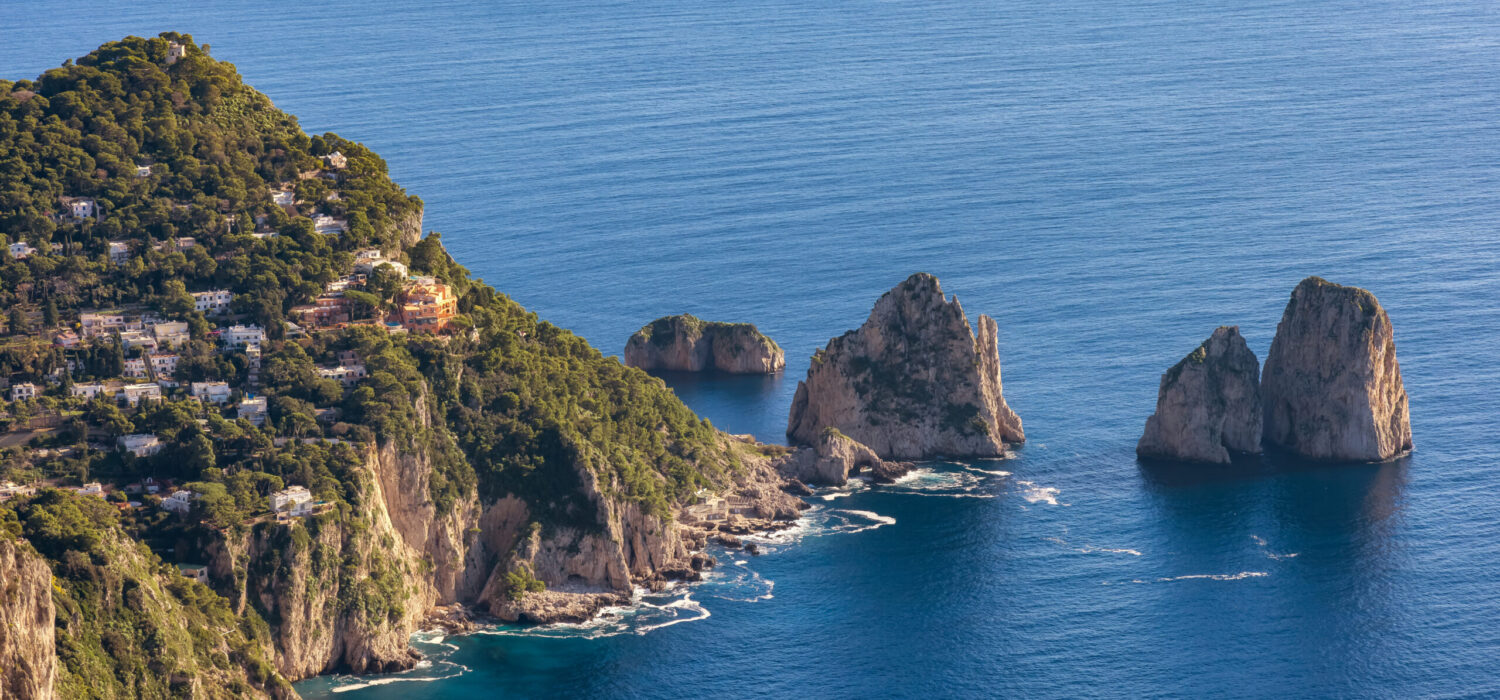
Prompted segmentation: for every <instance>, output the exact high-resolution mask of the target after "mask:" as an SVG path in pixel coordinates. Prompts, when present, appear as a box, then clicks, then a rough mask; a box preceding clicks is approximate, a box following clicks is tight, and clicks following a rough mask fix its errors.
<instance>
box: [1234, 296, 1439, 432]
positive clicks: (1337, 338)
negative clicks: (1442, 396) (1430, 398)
mask: <svg viewBox="0 0 1500 700" xmlns="http://www.w3.org/2000/svg"><path fill="white" fill-rule="evenodd" d="M1261 379H1262V384H1261V395H1262V397H1263V399H1264V405H1265V432H1266V441H1267V442H1269V443H1271V444H1274V445H1278V446H1280V447H1283V448H1285V449H1287V450H1289V451H1291V452H1293V453H1295V454H1298V455H1301V456H1303V457H1307V458H1310V459H1321V460H1331V461H1346V462H1355V461H1358V462H1366V461H1378V460H1384V459H1389V458H1391V457H1394V456H1396V455H1399V454H1402V453H1404V452H1406V451H1408V450H1410V449H1411V448H1412V439H1411V421H1410V416H1409V415H1408V412H1407V400H1406V388H1405V387H1404V386H1403V385H1402V383H1401V366H1400V364H1398V363H1397V362H1396V340H1395V334H1394V332H1393V330H1392V329H1391V319H1390V317H1388V316H1387V315H1386V313H1385V309H1382V308H1381V307H1380V302H1379V301H1376V299H1375V295H1374V294H1371V293H1369V292H1367V291H1365V290H1363V289H1360V288H1358V287H1345V286H1341V285H1337V284H1333V283H1332V282H1328V281H1326V280H1323V279H1321V278H1318V277H1309V278H1307V279H1305V280H1302V283H1301V284H1298V285H1297V288H1296V289H1295V290H1293V291H1292V298H1291V300H1290V301H1288V302H1287V305H1286V311H1284V312H1283V313H1282V315H1281V323H1280V324H1279V325H1277V326H1276V339H1275V340H1274V341H1273V342H1272V343H1271V352H1270V353H1269V354H1268V355H1267V356H1266V367H1265V371H1264V372H1263V373H1262V375H1261Z"/></svg>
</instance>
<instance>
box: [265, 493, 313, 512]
mask: <svg viewBox="0 0 1500 700" xmlns="http://www.w3.org/2000/svg"><path fill="white" fill-rule="evenodd" d="M311 506H312V492H310V491H308V490H307V487H306V486H292V487H290V488H287V489H283V490H281V491H277V492H276V493H273V494H271V510H274V511H276V512H277V513H289V514H291V515H306V514H307V511H309V510H311Z"/></svg>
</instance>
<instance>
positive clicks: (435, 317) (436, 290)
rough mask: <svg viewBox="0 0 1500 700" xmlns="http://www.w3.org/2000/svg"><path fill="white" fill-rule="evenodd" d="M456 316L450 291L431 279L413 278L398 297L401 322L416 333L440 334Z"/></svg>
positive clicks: (456, 301) (456, 300)
mask: <svg viewBox="0 0 1500 700" xmlns="http://www.w3.org/2000/svg"><path fill="white" fill-rule="evenodd" d="M456 313H458V299H456V298H454V296H453V290H451V289H449V288H448V285H446V284H443V283H442V282H439V281H437V280H435V279H433V278H431V277H413V278H411V280H410V281H408V282H407V285H406V290H405V291H403V292H402V294H401V323H402V325H404V326H406V327H407V328H408V329H410V330H412V331H417V332H427V333H439V332H442V330H443V329H444V328H446V327H447V326H448V319H451V318H453V315H454V314H456Z"/></svg>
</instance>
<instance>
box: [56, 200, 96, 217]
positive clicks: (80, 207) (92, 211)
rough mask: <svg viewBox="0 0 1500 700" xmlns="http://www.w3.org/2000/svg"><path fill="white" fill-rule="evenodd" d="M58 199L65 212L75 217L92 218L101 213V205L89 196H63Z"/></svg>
mask: <svg viewBox="0 0 1500 700" xmlns="http://www.w3.org/2000/svg"><path fill="white" fill-rule="evenodd" d="M58 201H59V202H61V203H62V206H63V211H64V213H66V214H67V215H68V216H70V217H72V218H74V219H92V218H94V216H95V215H96V214H98V213H99V207H98V206H97V205H96V204H95V202H94V200H92V199H90V198H88V197H63V198H61V199H60V200H58Z"/></svg>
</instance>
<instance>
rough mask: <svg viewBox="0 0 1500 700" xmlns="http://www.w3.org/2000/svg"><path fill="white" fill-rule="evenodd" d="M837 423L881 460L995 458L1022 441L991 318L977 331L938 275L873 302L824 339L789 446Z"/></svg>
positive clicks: (800, 395) (809, 441)
mask: <svg viewBox="0 0 1500 700" xmlns="http://www.w3.org/2000/svg"><path fill="white" fill-rule="evenodd" d="M830 427H832V428H835V429H837V430H838V431H839V432H840V433H842V434H843V435H846V436H848V437H849V438H852V439H853V440H854V441H856V442H859V443H862V444H864V445H866V446H868V447H869V448H870V449H871V450H873V451H874V452H875V454H877V455H879V456H880V457H881V458H882V459H896V460H914V459H927V458H931V457H938V456H947V457H999V456H1003V455H1004V454H1005V444H1006V443H1019V442H1022V441H1024V440H1025V439H1026V436H1025V433H1024V432H1022V430H1021V419H1020V418H1019V417H1017V416H1016V414H1015V412H1014V411H1012V410H1011V409H1010V407H1009V406H1007V405H1006V403H1005V397H1004V396H1003V395H1002V394H1001V385H1000V355H999V351H998V350H997V349H996V328H995V322H994V320H992V319H991V318H990V317H988V316H983V315H981V316H980V317H979V334H978V336H977V337H976V336H975V334H974V333H973V331H972V330H971V329H970V327H969V320H968V318H967V317H966V316H965V315H964V310H963V307H962V306H960V305H959V303H958V299H956V298H955V299H953V300H951V301H950V300H948V299H946V298H945V297H944V296H943V290H942V288H941V287H939V286H938V280H937V278H936V277H933V276H932V275H929V274H926V273H918V274H915V275H912V276H911V277H910V278H908V279H907V280H906V281H905V282H902V283H901V284H899V285H896V287H895V288H894V289H892V290H891V291H889V292H886V293H885V295H884V296H882V297H880V300H879V301H877V302H876V303H875V308H874V310H873V311H871V312H870V318H869V320H867V321H865V324H864V325H863V326H860V327H859V329H858V330H853V331H849V332H848V333H845V334H844V335H842V336H840V337H837V338H834V339H833V340H830V341H829V342H828V346H827V347H826V348H824V349H822V350H819V351H818V352H817V353H815V354H814V355H813V357H812V365H811V366H810V367H809V368H808V370H807V379H806V380H805V381H803V382H801V383H799V384H798V385H797V394H796V396H795V397H794V398H793V399H792V409H791V415H790V416H789V418H788V420H787V437H788V439H789V440H790V441H791V442H792V443H793V444H799V445H813V444H817V441H818V440H819V438H820V436H822V435H823V431H824V430H825V429H826V428H830Z"/></svg>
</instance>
